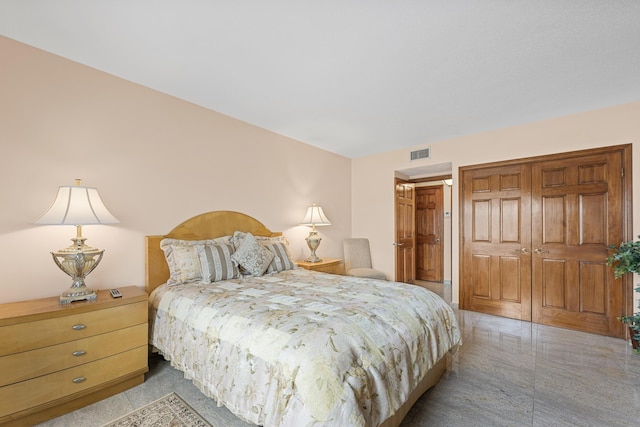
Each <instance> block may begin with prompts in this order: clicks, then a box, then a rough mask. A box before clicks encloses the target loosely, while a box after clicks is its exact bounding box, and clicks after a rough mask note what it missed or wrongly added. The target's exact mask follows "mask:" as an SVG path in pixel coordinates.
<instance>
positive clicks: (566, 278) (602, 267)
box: [531, 151, 624, 337]
mask: <svg viewBox="0 0 640 427" xmlns="http://www.w3.org/2000/svg"><path fill="white" fill-rule="evenodd" d="M621 171H622V154H621V152H619V151H616V152H609V153H602V154H595V155H586V156H579V157H573V158H565V159H561V160H555V161H542V162H535V163H533V168H532V209H533V212H534V214H533V222H532V229H533V239H532V252H533V253H532V258H531V259H532V289H533V295H532V304H533V321H534V322H536V323H542V324H546V325H552V326H560V327H566V328H571V329H577V330H581V331H586V332H593V333H598V334H603V335H609V336H617V337H622V336H623V333H624V332H623V328H622V324H621V323H620V322H619V321H618V320H617V316H619V315H620V314H621V313H622V312H623V288H622V286H621V283H620V281H616V280H615V279H614V277H613V269H611V268H609V267H608V266H607V265H606V263H605V259H606V257H607V255H608V246H609V245H618V244H620V242H621V241H622V240H623V221H622V218H623V216H622V176H621Z"/></svg>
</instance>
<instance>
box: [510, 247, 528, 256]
mask: <svg viewBox="0 0 640 427" xmlns="http://www.w3.org/2000/svg"><path fill="white" fill-rule="evenodd" d="M513 252H515V253H517V254H523V255H527V254H528V253H529V249H527V248H520V249H514V250H513Z"/></svg>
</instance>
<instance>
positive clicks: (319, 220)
mask: <svg viewBox="0 0 640 427" xmlns="http://www.w3.org/2000/svg"><path fill="white" fill-rule="evenodd" d="M300 225H307V226H310V227H311V231H310V232H309V236H307V238H306V239H305V240H306V241H307V246H309V249H310V250H311V255H310V256H309V258H307V259H305V261H307V262H321V261H322V259H320V258H319V257H318V256H317V255H316V249H318V246H320V241H321V240H322V238H320V237H319V236H318V232H317V231H316V226H321V225H331V221H329V219H328V218H327V217H326V215H325V214H324V212H323V210H322V207H320V206H317V205H316V204H315V203H314V204H313V205H311V206H309V208H308V209H307V214H306V215H305V217H304V219H303V220H302V222H301V223H300Z"/></svg>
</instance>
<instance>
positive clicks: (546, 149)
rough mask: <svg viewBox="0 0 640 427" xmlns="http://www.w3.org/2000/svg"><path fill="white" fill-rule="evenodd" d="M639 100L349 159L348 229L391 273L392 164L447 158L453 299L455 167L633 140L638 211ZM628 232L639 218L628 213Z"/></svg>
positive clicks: (455, 283) (436, 161) (412, 164)
mask: <svg viewBox="0 0 640 427" xmlns="http://www.w3.org/2000/svg"><path fill="white" fill-rule="evenodd" d="M638 142H640V102H638V103H632V104H625V105H619V106H615V107H611V108H607V109H603V110H597V111H589V112H585V113H582V114H576V115H572V116H568V117H561V118H557V119H553V120H546V121H543V122H537V123H529V124H525V125H521V126H515V127H510V128H505V129H499V130H495V131H491V132H484V133H480V134H475V135H469V136H465V137H460V138H455V139H451V140H445V141H438V142H436V143H433V144H430V147H431V158H430V159H424V160H419V161H413V162H411V161H409V151H411V150H415V149H418V148H423V147H422V146H416V147H411V148H409V149H403V150H397V151H393V152H388V153H384V154H380V155H374V156H369V157H364V158H360V159H355V160H353V162H352V192H353V198H352V209H353V219H352V221H353V223H352V224H353V225H352V231H353V234H354V235H357V236H368V237H369V239H370V240H371V251H372V260H373V264H374V265H375V267H376V268H378V269H381V270H383V271H384V272H385V273H386V274H387V275H388V276H389V277H394V250H393V246H392V243H393V241H394V228H393V221H394V209H393V179H394V173H395V171H397V170H405V169H409V168H416V167H421V166H425V167H426V166H428V165H436V164H442V163H446V162H452V171H453V176H454V185H453V188H452V221H451V224H452V285H453V290H452V291H453V299H454V302H458V294H459V291H458V285H459V280H458V276H459V275H458V251H459V244H458V238H459V237H458V236H459V233H458V211H459V209H458V203H459V202H458V188H457V184H458V180H457V173H458V168H459V167H461V166H467V165H474V164H482V163H487V162H494V161H500V160H508V159H518V158H526V157H532V156H538V155H545V154H551V153H560V152H567V151H576V150H581V149H586V148H595V147H603V146H613V145H620V144H629V143H631V144H634V147H633V148H634V149H633V165H634V169H636V173H635V175H634V179H633V188H634V195H633V201H634V203H633V209H634V212H640V209H639V207H638V203H640V183H639V182H638V180H639V179H640V178H639V176H640V172H638V171H639V170H640V169H639V168H638V165H640V160H639V159H640V158H639V157H638V156H640V153H639V151H640V150H639V149H637V148H636V147H635V144H636V143H638ZM633 229H634V235H637V234H638V232H639V231H640V219H634V225H633Z"/></svg>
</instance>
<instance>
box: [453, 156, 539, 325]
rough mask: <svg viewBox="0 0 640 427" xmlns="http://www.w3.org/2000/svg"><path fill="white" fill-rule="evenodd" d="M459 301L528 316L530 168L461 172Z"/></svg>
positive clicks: (498, 312) (504, 313)
mask: <svg viewBox="0 0 640 427" xmlns="http://www.w3.org/2000/svg"><path fill="white" fill-rule="evenodd" d="M462 192H463V194H462V198H461V200H462V201H463V206H462V216H463V218H462V222H463V223H462V228H463V229H462V236H463V245H462V250H463V259H462V274H461V278H460V280H461V286H460V290H461V300H460V302H461V305H462V307H461V308H463V309H466V310H473V311H480V312H483V313H489V314H495V315H498V316H504V317H510V318H514V319H521V320H531V253H530V250H529V248H530V247H531V166H530V165H528V164H522V165H511V166H498V167H489V168H483V169H474V170H465V171H463V174H462Z"/></svg>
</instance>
